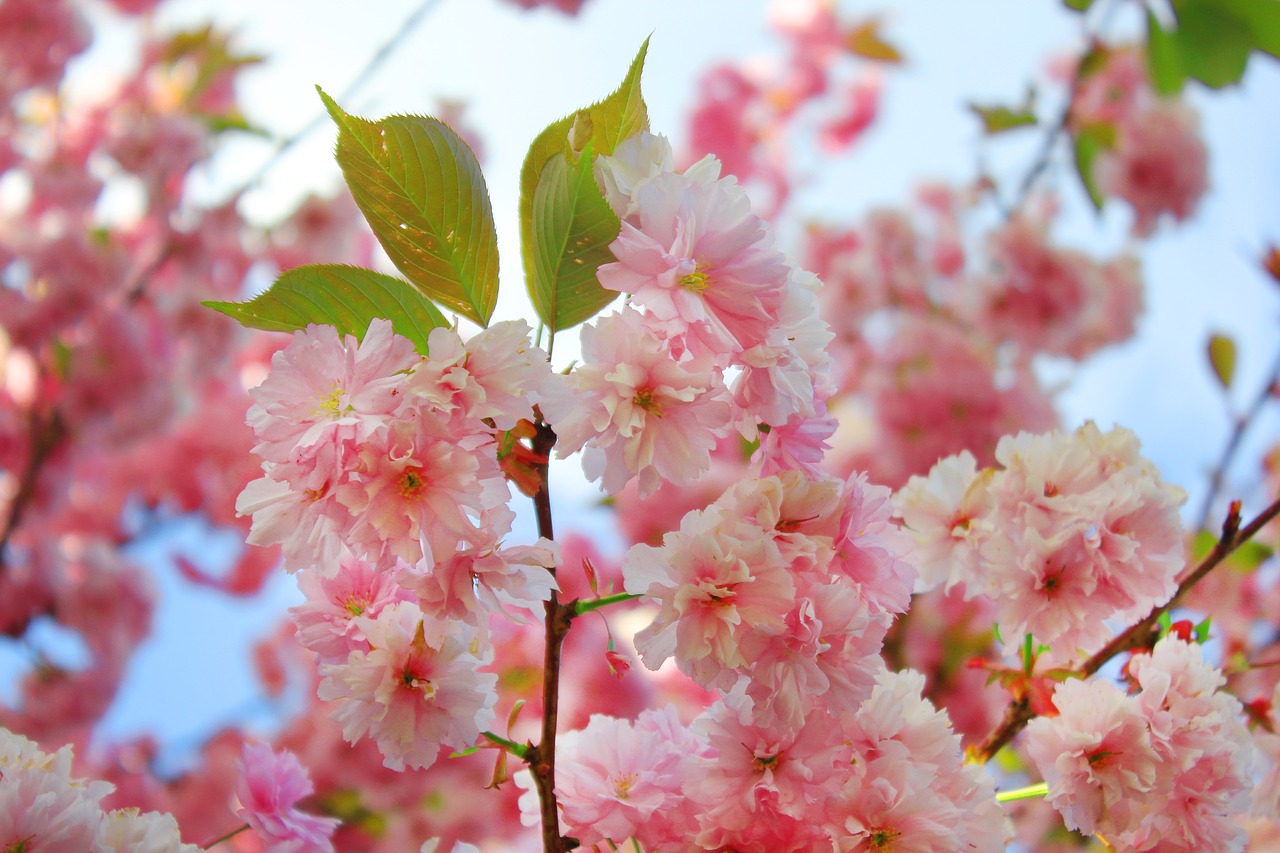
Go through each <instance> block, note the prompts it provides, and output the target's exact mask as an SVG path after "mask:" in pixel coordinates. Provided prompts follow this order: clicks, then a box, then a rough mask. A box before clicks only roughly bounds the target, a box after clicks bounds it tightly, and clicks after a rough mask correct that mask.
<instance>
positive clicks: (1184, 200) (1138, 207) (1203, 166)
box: [1096, 100, 1209, 236]
mask: <svg viewBox="0 0 1280 853" xmlns="http://www.w3.org/2000/svg"><path fill="white" fill-rule="evenodd" d="M1207 159H1208V155H1207V154H1206V152H1205V147H1204V141H1203V140H1202V139H1201V138H1200V122H1199V119H1198V118H1197V116H1196V114H1195V113H1194V112H1193V111H1192V110H1191V108H1190V107H1188V106H1187V105H1186V104H1184V103H1182V102H1180V101H1163V100H1161V101H1157V102H1156V103H1153V104H1151V105H1150V106H1148V107H1147V108H1146V109H1144V110H1143V111H1142V112H1141V113H1140V114H1138V115H1135V116H1134V117H1133V120H1132V121H1130V122H1127V123H1126V124H1124V125H1123V126H1122V127H1121V129H1120V138H1119V140H1118V141H1117V143H1116V148H1115V151H1114V152H1104V153H1103V154H1102V155H1100V156H1099V158H1098V163H1097V166H1096V175H1097V180H1098V186H1099V188H1100V189H1101V190H1102V192H1104V193H1106V194H1107V195H1113V196H1116V197H1118V198H1122V199H1124V200H1125V201H1127V202H1129V204H1130V205H1131V206H1132V207H1133V214H1134V222H1133V231H1134V233H1135V234H1137V235H1139V236H1146V235H1148V234H1151V233H1152V231H1154V230H1155V227H1156V224H1157V223H1158V222H1159V220H1160V217H1161V216H1163V215H1165V214H1169V215H1170V216H1172V217H1173V219H1174V220H1175V221H1178V222H1181V221H1183V220H1185V219H1187V218H1188V217H1190V216H1191V214H1192V213H1193V212H1194V211H1195V207H1196V204H1197V203H1198V202H1199V201H1200V197H1201V196H1203V195H1204V193H1205V190H1206V189H1207V188H1208V182H1209V179H1208V162H1207Z"/></svg>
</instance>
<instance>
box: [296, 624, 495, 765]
mask: <svg viewBox="0 0 1280 853" xmlns="http://www.w3.org/2000/svg"><path fill="white" fill-rule="evenodd" d="M357 621H358V627H359V630H360V631H361V633H363V634H364V636H365V637H366V639H367V640H368V641H369V647H370V649H369V651H367V652H366V651H359V650H357V651H353V652H352V653H351V654H350V655H349V656H348V657H347V660H346V662H345V663H338V664H327V665H325V666H323V667H321V670H320V672H321V675H322V676H323V677H324V680H323V681H321V683H320V688H319V695H320V698H321V699H325V700H333V699H340V700H342V701H341V703H340V704H338V705H337V707H336V708H335V709H334V713H333V716H334V719H336V720H337V721H338V722H340V723H341V724H342V735H343V737H345V738H346V739H347V740H348V741H349V742H354V741H355V740H356V739H357V738H360V737H363V736H365V735H368V736H370V737H372V738H373V739H374V740H375V741H377V743H378V749H379V750H380V751H381V752H382V755H383V763H384V764H385V765H386V766H387V767H390V768H392V769H394V770H402V769H404V768H405V767H406V766H408V767H415V768H417V767H430V766H431V765H432V764H434V763H435V761H436V757H437V754H438V753H439V751H440V748H441V746H450V747H453V748H455V749H466V748H467V747H469V746H471V745H472V744H473V743H474V742H475V740H476V738H477V737H479V735H480V731H481V729H483V728H486V727H487V726H488V725H489V724H490V722H492V720H493V717H494V714H493V704H494V701H495V696H494V692H493V691H494V685H495V684H496V683H497V676H495V675H493V674H491V673H481V672H479V667H480V665H481V664H482V663H483V661H481V659H480V658H478V657H476V656H475V654H474V653H473V651H472V639H473V634H474V632H473V631H469V630H467V629H465V628H464V627H463V626H460V625H455V626H453V627H452V629H451V630H450V631H449V632H448V633H447V634H446V635H445V636H443V637H440V638H438V639H435V638H429V637H428V636H427V632H426V629H425V626H424V624H423V615H422V611H421V610H420V609H419V608H418V606H417V605H416V604H413V603H411V602H398V603H396V604H392V605H391V606H389V607H386V608H383V610H382V611H381V612H380V613H379V614H378V616H377V618H367V617H360V618H359V619H358V620H357ZM432 633H435V631H434V630H433V632H432Z"/></svg>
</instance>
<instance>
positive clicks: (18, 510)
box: [0, 409, 67, 575]
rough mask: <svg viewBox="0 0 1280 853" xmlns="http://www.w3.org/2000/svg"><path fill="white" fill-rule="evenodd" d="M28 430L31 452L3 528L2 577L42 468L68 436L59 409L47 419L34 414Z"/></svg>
mask: <svg viewBox="0 0 1280 853" xmlns="http://www.w3.org/2000/svg"><path fill="white" fill-rule="evenodd" d="M27 431H28V436H29V439H28V440H29V444H30V452H29V453H28V454H27V462H26V464H25V465H24V466H23V468H22V474H21V475H20V476H19V478H18V490H17V491H16V492H15V493H14V495H13V501H12V502H11V503H10V504H9V517H8V518H6V519H5V520H4V526H3V527H0V575H2V574H4V570H5V567H6V566H7V562H6V559H5V551H6V550H8V548H9V540H10V539H11V538H12V537H13V532H14V531H15V530H17V529H18V523H19V522H20V521H22V515H23V513H24V512H25V511H26V508H27V505H28V504H29V503H30V502H31V499H32V497H33V496H34V495H35V490H36V480H37V479H38V478H39V476H40V469H41V468H42V467H43V466H44V463H45V462H46V461H47V460H48V458H49V457H50V456H51V455H52V454H53V451H54V450H55V449H57V447H58V445H59V444H61V443H62V439H63V438H65V437H66V434H67V428H66V425H65V424H64V423H63V422H62V417H61V415H59V414H58V412H57V410H56V409H55V410H52V411H50V412H49V413H48V414H47V415H44V416H42V415H41V413H40V412H38V411H32V412H31V414H30V421H29V424H28V429H27Z"/></svg>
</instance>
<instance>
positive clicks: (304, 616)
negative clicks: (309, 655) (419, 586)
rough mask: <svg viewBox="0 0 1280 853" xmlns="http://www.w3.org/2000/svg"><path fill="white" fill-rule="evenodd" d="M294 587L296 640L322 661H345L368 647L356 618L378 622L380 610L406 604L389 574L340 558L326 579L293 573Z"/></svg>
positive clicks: (353, 559)
mask: <svg viewBox="0 0 1280 853" xmlns="http://www.w3.org/2000/svg"><path fill="white" fill-rule="evenodd" d="M298 588H299V589H300V590H301V591H302V594H303V595H305V596H306V597H307V601H306V603H305V604H300V605H297V606H295V607H291V608H289V615H290V616H291V617H292V618H293V624H294V625H296V626H297V634H296V636H297V638H298V642H299V643H301V644H302V645H303V646H304V647H306V648H307V649H310V650H311V651H313V652H315V653H316V654H317V655H319V656H320V661H321V662H322V663H333V662H340V661H345V660H346V659H347V655H348V654H350V653H351V652H352V651H354V650H355V649H367V648H368V643H367V641H366V639H365V637H364V635H363V634H361V633H360V630H359V625H358V624H357V622H356V619H357V618H358V617H360V616H365V617H369V618H377V616H378V614H379V613H380V612H381V611H382V609H383V608H384V607H387V606H389V605H391V604H394V603H395V602H397V601H408V600H410V596H409V594H408V593H407V592H406V591H405V590H403V589H401V588H400V587H399V586H397V585H396V582H395V580H394V578H393V576H392V574H391V573H390V572H387V571H380V570H379V569H378V568H377V567H375V566H373V565H372V564H370V563H368V562H366V561H364V560H361V559H360V558H358V557H356V556H354V555H352V554H345V555H343V557H342V559H340V560H339V561H338V564H337V567H336V571H335V572H334V573H333V574H332V575H330V576H326V575H324V574H322V573H321V572H320V571H318V570H310V571H303V572H300V573H299V574H298Z"/></svg>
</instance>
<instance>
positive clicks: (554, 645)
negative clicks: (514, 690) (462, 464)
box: [525, 419, 578, 853]
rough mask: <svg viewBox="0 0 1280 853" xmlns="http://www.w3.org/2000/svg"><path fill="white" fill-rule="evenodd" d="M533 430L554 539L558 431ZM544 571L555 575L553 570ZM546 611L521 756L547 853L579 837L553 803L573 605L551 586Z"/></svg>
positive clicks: (541, 506)
mask: <svg viewBox="0 0 1280 853" xmlns="http://www.w3.org/2000/svg"><path fill="white" fill-rule="evenodd" d="M536 428H537V432H536V433H535V434H534V436H533V452H534V455H535V456H536V457H537V458H538V459H539V460H541V461H538V462H535V463H534V464H533V468H534V470H535V471H536V472H537V474H538V480H539V482H540V483H541V487H540V488H539V489H538V493H537V494H536V495H534V497H533V506H534V511H535V513H536V515H537V519H538V535H539V536H541V537H543V538H544V539H552V540H553V539H554V538H555V533H554V531H553V529H552V526H551V494H550V491H549V480H548V468H549V465H550V462H549V460H550V458H551V449H552V448H553V447H555V444H556V434H555V431H554V430H552V429H551V427H549V426H547V425H546V424H545V423H543V422H542V421H541V419H539V421H538V423H537V425H536ZM548 571H550V572H551V574H552V575H554V574H555V569H549V570H548ZM546 614H547V616H546V621H547V627H546V630H547V634H546V637H547V639H546V650H545V652H544V655H543V663H542V735H541V741H540V742H539V743H538V744H537V745H536V746H535V745H533V744H530V745H529V749H528V753H527V755H526V756H525V760H526V761H528V762H529V769H530V771H531V772H532V773H533V782H534V785H535V786H536V787H537V789H538V801H539V803H540V804H541V810H542V849H543V850H544V851H545V853H567V851H569V850H573V849H574V848H576V847H577V846H578V841H577V839H574V838H565V837H564V836H562V835H561V834H560V808H559V806H558V805H557V803H556V729H557V727H558V720H559V714H560V652H561V649H562V647H563V645H564V638H565V635H566V634H568V633H569V624H570V622H571V621H572V619H573V606H572V605H563V604H561V603H560V598H559V596H557V595H556V591H555V590H554V589H553V590H552V591H551V597H550V598H549V599H548V600H547V606H546Z"/></svg>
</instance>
